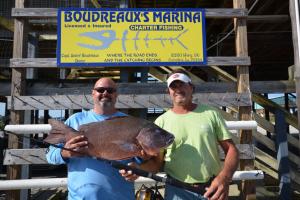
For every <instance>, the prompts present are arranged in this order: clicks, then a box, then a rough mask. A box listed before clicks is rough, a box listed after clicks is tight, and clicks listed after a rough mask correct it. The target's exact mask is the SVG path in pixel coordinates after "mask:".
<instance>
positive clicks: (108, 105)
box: [98, 98, 114, 109]
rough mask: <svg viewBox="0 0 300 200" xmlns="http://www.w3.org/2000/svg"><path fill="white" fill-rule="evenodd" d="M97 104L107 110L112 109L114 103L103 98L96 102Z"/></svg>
mask: <svg viewBox="0 0 300 200" xmlns="http://www.w3.org/2000/svg"><path fill="white" fill-rule="evenodd" d="M98 104H99V105H100V106H101V107H102V108H104V109H109V108H112V107H114V102H113V101H112V99H111V98H103V99H101V100H100V101H98Z"/></svg>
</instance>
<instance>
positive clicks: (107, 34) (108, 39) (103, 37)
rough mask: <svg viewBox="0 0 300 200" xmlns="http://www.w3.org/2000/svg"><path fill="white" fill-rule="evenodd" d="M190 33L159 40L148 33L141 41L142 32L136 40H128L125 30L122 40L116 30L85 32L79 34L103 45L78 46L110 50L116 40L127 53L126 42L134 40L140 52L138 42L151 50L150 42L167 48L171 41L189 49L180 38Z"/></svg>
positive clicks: (80, 44)
mask: <svg viewBox="0 0 300 200" xmlns="http://www.w3.org/2000/svg"><path fill="white" fill-rule="evenodd" d="M186 32H188V30H184V31H183V32H181V33H179V34H178V35H176V36H174V37H169V38H168V37H163V36H160V37H158V38H149V36H148V33H147V34H146V36H145V37H144V38H143V39H141V38H139V33H140V31H137V33H136V35H135V37H134V38H131V39H130V38H127V34H128V30H125V31H124V32H123V35H122V38H117V36H116V32H115V31H114V30H102V31H97V32H84V33H81V34H79V36H81V37H88V38H91V39H94V40H98V41H100V42H101V45H91V44H84V43H77V45H78V46H80V47H84V48H88V49H92V50H103V49H107V48H109V46H110V45H111V44H112V43H113V42H114V41H116V40H121V41H122V50H123V51H124V52H126V41H128V40H132V41H134V48H135V50H138V45H137V41H139V40H144V42H145V46H146V47H147V48H149V41H160V43H161V45H162V46H163V47H165V42H167V41H169V42H170V43H171V44H172V45H174V43H175V42H177V43H178V44H179V45H180V46H181V47H182V48H184V49H186V50H187V49H188V47H187V46H185V45H184V44H183V42H182V41H180V37H181V36H182V35H183V34H185V33H186Z"/></svg>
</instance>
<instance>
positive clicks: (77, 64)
mask: <svg viewBox="0 0 300 200" xmlns="http://www.w3.org/2000/svg"><path fill="white" fill-rule="evenodd" d="M65 11H101V12H102V11H117V12H120V11H141V12H145V11H149V12H152V11H153V12H170V11H180V12H186V11H188V12H201V19H202V47H199V49H200V48H202V50H203V61H197V62H195V61H191V62H189V61H180V62H62V60H61V52H62V50H61V34H62V32H61V31H62V30H61V13H62V12H65ZM57 20H58V22H57V50H56V55H57V56H56V57H57V66H58V67H97V66H99V67H100V66H101V67H122V66H141V67H145V66H149V67H152V66H206V65H207V49H206V30H205V27H206V22H205V9H203V8H175V9H174V8H101V9H99V8H60V9H58V17H57Z"/></svg>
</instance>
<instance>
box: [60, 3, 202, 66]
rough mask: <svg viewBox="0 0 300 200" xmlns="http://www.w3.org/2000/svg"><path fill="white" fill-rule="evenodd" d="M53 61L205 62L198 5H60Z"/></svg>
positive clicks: (99, 63) (86, 63)
mask: <svg viewBox="0 0 300 200" xmlns="http://www.w3.org/2000/svg"><path fill="white" fill-rule="evenodd" d="M58 16H59V17H58V20H59V21H58V24H59V25H58V40H57V41H58V45H57V46H58V48H57V63H58V65H59V66H62V67H64V66H80V67H82V66H161V65H205V64H206V43H205V13H204V10H203V9H74V8H73V9H61V10H59V12H58Z"/></svg>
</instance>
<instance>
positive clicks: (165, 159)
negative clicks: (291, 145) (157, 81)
mask: <svg viewBox="0 0 300 200" xmlns="http://www.w3.org/2000/svg"><path fill="white" fill-rule="evenodd" d="M167 85H168V93H169V94H170V97H171V100H172V103H173V107H172V108H171V109H170V110H168V111H167V112H166V113H164V114H163V115H161V116H160V117H158V118H157V119H156V121H155V123H156V124H157V125H158V126H160V127H162V128H164V129H165V130H167V131H169V132H170V133H172V134H174V136H175V141H174V143H173V144H172V145H171V146H169V147H168V148H167V149H166V150H165V151H164V152H162V153H161V154H160V155H159V156H157V157H155V158H152V159H150V160H149V161H147V162H146V163H145V164H142V165H141V166H140V168H142V169H144V170H148V171H152V172H155V171H158V170H159V169H160V168H161V167H162V166H164V171H165V172H166V173H167V174H168V176H169V177H172V178H174V179H177V180H179V181H182V182H185V183H188V184H191V185H193V186H195V187H199V189H201V190H202V191H203V192H202V194H201V195H199V194H196V193H193V192H189V191H186V190H184V189H180V188H177V187H173V186H171V185H166V190H165V199H166V200H191V199H201V200H202V199H203V200H204V199H209V200H225V199H227V198H228V191H229V184H230V182H231V178H232V176H233V173H234V171H235V170H236V169H237V166H238V162H239V154H238V151H237V149H236V147H235V145H234V143H233V141H232V139H231V135H230V133H229V132H228V130H227V129H226V127H225V123H224V119H223V118H222V116H221V115H220V114H219V113H218V112H217V111H216V110H215V109H214V108H213V107H210V106H207V105H203V104H199V105H197V104H195V103H193V102H192V98H193V96H192V95H193V92H194V85H193V84H192V82H191V79H190V77H189V76H188V75H187V74H185V72H184V71H174V72H173V73H171V74H170V76H169V78H168V80H167ZM218 145H220V146H221V148H222V149H223V150H224V152H225V155H226V157H225V161H224V164H223V166H222V165H221V161H220V158H219V151H218ZM123 175H124V174H123ZM127 175H128V174H125V175H124V176H125V177H126V176H127ZM135 178H136V177H134V176H130V175H129V176H127V180H130V179H131V180H134V179H135ZM202 195H203V196H202Z"/></svg>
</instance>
